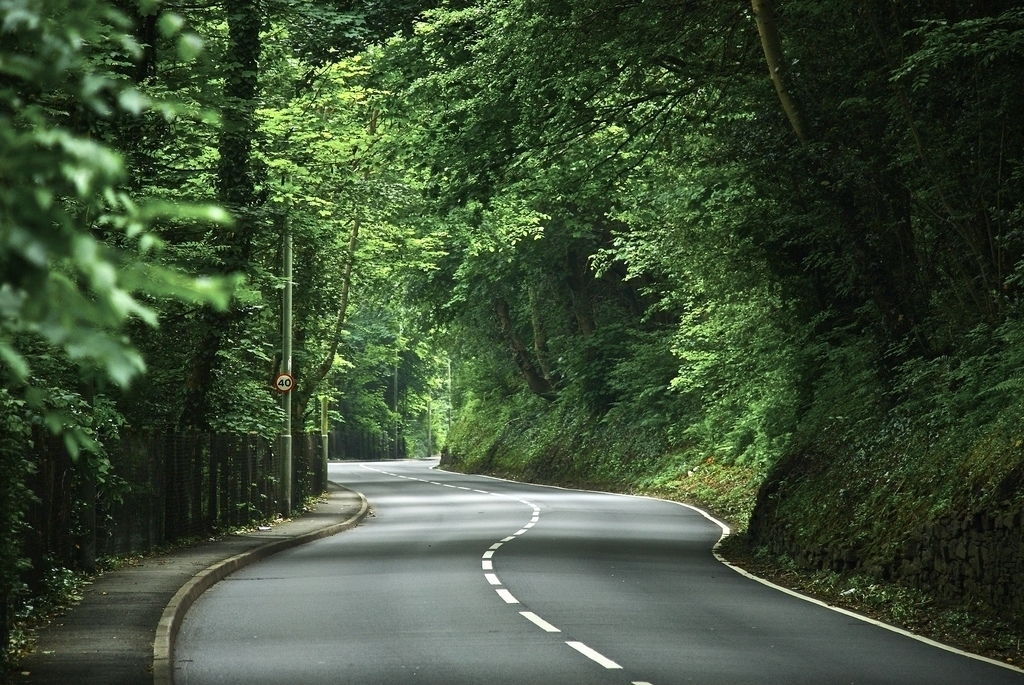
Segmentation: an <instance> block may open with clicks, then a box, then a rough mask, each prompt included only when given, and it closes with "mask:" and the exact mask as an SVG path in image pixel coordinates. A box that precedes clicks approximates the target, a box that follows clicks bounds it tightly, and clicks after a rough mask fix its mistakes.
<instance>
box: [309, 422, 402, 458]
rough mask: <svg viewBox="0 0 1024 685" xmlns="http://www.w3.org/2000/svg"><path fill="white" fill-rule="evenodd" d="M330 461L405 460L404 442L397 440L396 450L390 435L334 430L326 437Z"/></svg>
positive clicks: (354, 430)
mask: <svg viewBox="0 0 1024 685" xmlns="http://www.w3.org/2000/svg"><path fill="white" fill-rule="evenodd" d="M328 440H329V443H328V444H329V445H330V453H331V458H332V459H349V460H355V461H378V460H381V459H405V457H406V449H405V440H402V439H399V441H398V449H397V450H396V449H395V440H394V438H393V437H392V435H391V434H388V433H382V432H380V431H373V430H367V429H361V428H351V429H348V428H336V429H334V430H333V431H331V433H330V436H329V437H328Z"/></svg>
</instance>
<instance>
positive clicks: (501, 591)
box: [495, 587, 519, 604]
mask: <svg viewBox="0 0 1024 685" xmlns="http://www.w3.org/2000/svg"><path fill="white" fill-rule="evenodd" d="M495 592H497V593H498V596H499V597H501V598H502V599H503V600H505V601H506V602H507V603H508V604H519V600H518V599H516V598H515V597H513V596H512V593H511V592H509V591H508V590H506V589H505V588H503V587H500V588H498V589H497V590H495Z"/></svg>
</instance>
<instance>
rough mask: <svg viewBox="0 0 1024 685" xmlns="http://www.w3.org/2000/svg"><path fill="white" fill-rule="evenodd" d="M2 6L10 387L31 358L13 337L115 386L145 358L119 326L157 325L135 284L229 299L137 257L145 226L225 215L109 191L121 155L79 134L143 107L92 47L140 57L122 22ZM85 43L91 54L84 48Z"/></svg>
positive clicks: (3, 291) (1, 336)
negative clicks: (117, 242) (112, 239)
mask: <svg viewBox="0 0 1024 685" xmlns="http://www.w3.org/2000/svg"><path fill="white" fill-rule="evenodd" d="M3 10H4V12H3V15H2V22H0V25H2V32H3V34H4V36H5V40H4V43H3V45H4V47H3V49H2V50H3V51H2V53H0V68H2V72H0V73H2V74H3V75H4V77H5V79H4V82H3V88H2V89H0V160H2V162H0V178H2V179H3V181H4V182H3V186H2V187H3V190H2V191H0V265H2V271H3V274H4V277H3V283H2V284H0V326H2V328H0V354H2V356H3V360H4V368H5V373H6V375H7V376H8V378H10V379H11V380H13V381H16V382H25V381H27V380H29V378H30V374H31V372H32V371H31V367H30V363H29V360H28V359H27V358H26V356H25V355H24V354H23V353H22V352H21V351H20V350H19V346H20V344H19V340H23V339H24V338H25V337H26V336H28V337H30V338H39V339H42V340H43V341H45V343H47V344H48V345H49V346H50V347H52V348H53V349H54V350H56V351H58V353H59V354H62V355H64V356H66V357H67V358H68V359H70V360H71V361H73V362H75V363H77V364H79V365H81V366H82V367H83V368H85V369H89V370H92V369H96V370H98V371H99V372H101V373H102V374H103V375H105V376H107V377H109V378H110V379H111V380H112V381H114V382H115V383H116V384H118V385H121V386H124V385H127V384H128V382H129V381H130V380H131V379H132V378H133V377H134V376H135V375H137V374H138V373H139V372H141V371H143V370H144V368H145V366H144V363H143V361H142V358H141V356H140V355H139V354H138V352H137V351H136V350H135V349H134V348H133V347H132V345H131V344H130V343H129V342H128V341H127V339H125V338H124V337H123V336H122V335H121V334H120V333H119V329H122V328H123V327H124V326H125V325H126V323H127V322H128V321H129V320H131V319H135V318H137V319H141V320H142V321H145V322H146V323H148V324H150V325H154V324H155V323H156V312H155V311H154V310H153V308H152V307H150V306H147V305H146V304H145V302H144V300H143V299H141V298H140V297H139V296H138V295H137V293H141V294H143V296H149V297H153V296H157V297H167V296H171V297H177V298H181V299H189V300H194V301H207V302H212V303H215V304H218V305H219V306H224V305H225V304H226V292H225V291H224V290H223V289H222V288H221V286H220V285H219V284H217V283H215V282H213V281H210V280H195V279H189V278H186V277H185V276H184V275H182V274H180V273H178V272H177V271H174V270H171V269H166V268H162V267H159V266H156V265H155V264H153V263H152V262H147V261H143V259H144V258H145V255H147V254H152V253H153V251H154V250H156V249H157V248H158V247H159V244H160V241H159V240H158V239H157V238H156V236H155V235H153V234H152V233H148V232H147V231H146V228H147V226H148V225H149V224H150V223H152V222H155V221H162V220H168V219H177V218H190V219H200V220H217V221H225V220H226V216H225V215H224V213H223V212H220V211H219V210H216V209H213V208H195V209H185V208H179V207H176V206H170V205H167V204H165V203H146V202H141V201H139V200H137V199H135V198H133V197H131V196H130V195H129V194H128V193H126V192H125V191H124V190H122V189H120V188H119V185H120V184H121V183H122V182H123V180H124V167H123V162H122V159H121V157H120V156H119V155H118V154H117V153H116V152H114V151H113V150H111V149H110V148H108V147H106V146H104V145H103V144H101V143H98V142H95V141H93V140H90V139H89V137H88V136H87V135H86V131H85V130H83V129H82V127H83V126H87V125H88V121H89V120H90V119H92V118H103V117H108V116H111V115H112V114H113V113H114V112H115V111H118V110H120V111H121V112H124V113H127V114H131V115H135V114H139V113H140V112H141V111H142V109H144V108H145V107H146V106H147V104H148V101H147V100H146V98H144V97H143V96H142V95H141V94H140V93H139V92H138V91H137V90H136V89H134V88H132V87H130V86H129V85H127V84H126V83H125V82H124V80H123V79H121V78H120V77H119V76H118V75H117V74H116V73H114V72H112V71H109V68H108V70H103V69H99V68H97V65H96V64H95V61H96V56H97V54H98V51H103V50H107V51H110V53H111V54H113V55H123V56H125V57H126V58H127V57H131V56H132V55H133V54H137V53H138V51H139V49H140V48H139V47H138V45H136V44H135V43H134V41H133V40H132V39H131V37H130V36H129V35H128V34H126V33H124V29H125V23H124V19H123V17H121V16H120V15H118V14H116V13H114V12H113V11H112V10H110V9H108V8H106V7H105V6H104V5H102V4H99V3H85V4H76V5H75V6H74V7H63V6H60V4H59V3H55V4H54V6H52V7H51V6H43V7H38V6H36V5H34V4H29V3H21V2H15V1H14V0H10V1H9V2H5V3H4V7H3ZM86 46H88V49H89V50H95V51H97V52H87V47H86ZM76 127H78V128H77V130H76ZM115 234H116V235H120V236H123V238H124V240H123V241H122V244H123V248H122V249H115V248H113V247H111V245H110V244H108V242H105V241H104V240H103V239H104V238H106V237H108V236H112V235H115ZM132 253H134V255H133V254H132ZM29 397H30V399H31V397H32V395H29Z"/></svg>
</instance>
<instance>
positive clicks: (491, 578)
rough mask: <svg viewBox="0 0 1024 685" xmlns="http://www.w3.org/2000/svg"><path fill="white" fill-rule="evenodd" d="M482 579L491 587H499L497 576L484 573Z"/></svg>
mask: <svg viewBox="0 0 1024 685" xmlns="http://www.w3.org/2000/svg"><path fill="white" fill-rule="evenodd" d="M484 578H486V579H487V582H488V583H490V584H491V585H501V581H500V580H498V576H496V575H494V574H493V573H485V574H484Z"/></svg>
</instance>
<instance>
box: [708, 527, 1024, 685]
mask: <svg viewBox="0 0 1024 685" xmlns="http://www.w3.org/2000/svg"><path fill="white" fill-rule="evenodd" d="M719 544H721V542H719ZM712 553H713V554H714V555H715V559H718V561H720V562H722V564H724V565H725V566H728V567H729V568H731V569H732V570H733V571H735V572H736V573H738V574H740V575H741V576H745V577H747V578H749V579H751V580H754V581H757V582H758V583H761V585H766V586H768V587H770V588H772V589H773V590H778V591H779V592H783V593H785V594H787V595H789V596H791V597H796V598H797V599H802V600H804V601H805V602H810V603H811V604H817V605H818V606H820V607H823V608H825V609H828V610H830V611H834V612H836V613H838V614H843V615H844V616H849V617H850V618H855V619H857V620H858V621H863V622H864V623H869V624H871V625H873V626H878V627H879V628H884V629H885V630H888V631H890V632H893V633H897V634H899V635H903V636H904V637H909V638H911V639H913V640H917V641H918V642H923V643H925V644H926V645H929V646H931V647H938V648H939V649H941V650H943V651H946V652H952V653H953V654H958V655H960V656H965V657H968V658H970V659H975V660H976V661H984V662H986V663H989V664H992V665H993V666H1002V667H1003V668H1005V669H1008V670H1011V671H1017V672H1018V673H1024V669H1022V668H1018V667H1017V666H1013V665H1011V664H1007V663H1003V662H1002V661H997V660H996V659H990V658H989V657H987V656H982V655H980V654H973V653H971V652H965V651H964V650H962V649H957V648H956V647H951V646H950V645H946V644H943V643H941V642H936V641H935V640H932V639H931V638H927V637H924V636H923V635H916V634H914V633H912V632H910V631H909V630H904V629H903V628H897V627H896V626H894V625H890V624H888V623H883V622H881V621H879V620H876V619H873V618H870V617H868V616H864V615H862V614H858V613H855V612H853V611H850V610H849V609H844V608H842V607H837V606H834V605H832V604H828V603H827V602H823V601H821V600H820V599H815V598H814V597H808V596H806V595H801V594H800V593H799V592H796V591H795V590H790V589H789V588H787V587H782V586H781V585H776V584H775V583H773V582H771V581H770V580H765V579H764V578H758V577H757V576H755V575H754V574H753V573H750V572H749V571H747V570H744V569H742V568H740V567H739V566H736V565H735V564H732V563H730V562H729V561H727V560H726V559H725V558H724V557H723V556H722V555H721V554H719V553H718V544H716V545H715V549H714V551H713V552H712Z"/></svg>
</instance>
